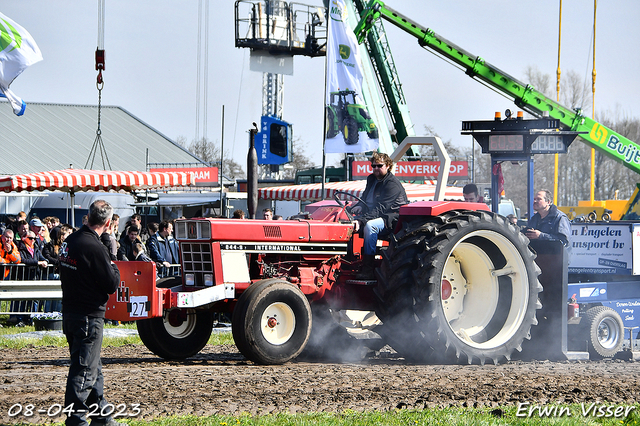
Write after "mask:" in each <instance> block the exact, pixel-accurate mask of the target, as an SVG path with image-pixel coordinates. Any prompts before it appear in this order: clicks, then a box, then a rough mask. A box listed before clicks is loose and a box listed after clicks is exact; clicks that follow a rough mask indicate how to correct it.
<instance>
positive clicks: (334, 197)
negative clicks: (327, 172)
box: [333, 191, 369, 222]
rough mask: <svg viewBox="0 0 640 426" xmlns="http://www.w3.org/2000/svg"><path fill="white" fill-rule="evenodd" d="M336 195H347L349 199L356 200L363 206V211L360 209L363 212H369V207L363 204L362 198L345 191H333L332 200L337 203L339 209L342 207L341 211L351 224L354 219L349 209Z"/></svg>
mask: <svg viewBox="0 0 640 426" xmlns="http://www.w3.org/2000/svg"><path fill="white" fill-rule="evenodd" d="M338 194H345V195H348V196H349V197H352V198H355V199H356V200H358V201H359V202H360V203H361V204H362V205H363V206H364V207H363V209H362V211H363V212H368V211H369V207H368V206H367V203H365V202H364V200H363V199H362V198H360V197H358V196H357V195H354V194H351V193H349V192H346V191H335V192H334V193H333V199H334V200H336V203H338V205H339V206H340V207H342V209H343V210H344V212H345V213H346V214H347V217H348V218H349V220H350V221H351V222H353V221H354V220H355V218H354V217H353V215H352V214H351V209H350V208H348V207H347V205H346V204H344V203H343V202H342V200H341V199H340V198H338Z"/></svg>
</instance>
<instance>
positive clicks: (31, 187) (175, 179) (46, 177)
mask: <svg viewBox="0 0 640 426" xmlns="http://www.w3.org/2000/svg"><path fill="white" fill-rule="evenodd" d="M191 184H193V177H192V176H191V175H190V174H189V173H185V172H135V171H133V172H122V171H110V170H83V169H64V170H52V171H48V172H38V173H28V174H24V175H14V176H6V177H3V178H0V191H2V192H12V191H18V192H19V191H44V190H50V191H66V192H78V191H112V190H113V191H121V190H123V191H132V190H136V189H152V188H170V187H177V186H187V185H191Z"/></svg>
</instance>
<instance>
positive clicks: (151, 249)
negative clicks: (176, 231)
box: [0, 212, 180, 326]
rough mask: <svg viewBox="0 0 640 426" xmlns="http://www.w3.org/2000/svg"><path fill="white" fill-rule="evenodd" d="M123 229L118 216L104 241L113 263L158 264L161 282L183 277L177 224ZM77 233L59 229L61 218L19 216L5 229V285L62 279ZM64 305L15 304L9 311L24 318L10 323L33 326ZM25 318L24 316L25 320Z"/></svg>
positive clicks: (137, 219)
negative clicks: (66, 252) (40, 315)
mask: <svg viewBox="0 0 640 426" xmlns="http://www.w3.org/2000/svg"><path fill="white" fill-rule="evenodd" d="M84 222H85V218H83V223H84ZM85 225H86V224H85ZM85 225H83V226H85ZM119 225H120V217H119V216H118V215H117V214H114V215H113V219H112V222H111V226H110V227H109V228H108V229H107V230H106V232H104V233H103V234H102V235H101V236H100V239H101V241H102V243H103V244H104V246H105V247H106V249H107V251H108V252H109V255H110V257H111V260H114V261H115V260H120V261H146V262H155V263H156V270H157V272H158V275H159V276H161V277H163V276H168V275H173V274H177V273H178V272H179V269H178V268H177V267H176V265H179V263H180V250H179V245H178V242H177V240H176V239H175V238H174V237H173V228H174V224H173V222H172V221H163V222H161V223H149V224H148V226H147V227H146V228H144V227H143V226H142V217H141V216H140V215H139V214H134V215H133V216H131V218H130V220H129V221H128V222H127V223H126V224H125V227H124V231H123V232H122V234H121V235H120V233H119ZM78 229H79V228H74V227H73V226H71V225H69V224H62V223H60V219H59V218H57V217H53V216H50V217H45V218H44V219H40V218H39V217H35V216H34V217H32V218H31V219H29V220H27V215H26V213H25V212H20V213H18V215H16V217H15V219H14V220H12V221H11V220H10V221H9V223H8V224H7V225H6V226H5V227H4V228H0V234H1V238H0V240H1V244H0V245H1V247H0V268H1V270H2V279H4V280H18V281H22V280H57V279H59V278H60V275H59V270H58V266H59V260H58V258H59V256H60V251H61V250H62V249H63V243H64V241H65V239H66V238H67V237H68V236H69V235H71V234H72V233H73V232H76V231H77V230H78ZM18 265H19V266H18ZM61 305H62V302H61V301H60V300H47V301H35V300H33V301H31V300H30V301H13V302H11V307H10V310H11V311H12V312H19V313H20V314H19V315H11V316H10V317H9V321H8V322H9V324H15V325H17V326H23V325H27V324H30V322H31V317H30V313H33V312H59V311H61V310H62V306H61ZM23 312H24V313H25V315H22V313H23Z"/></svg>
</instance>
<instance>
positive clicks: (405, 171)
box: [352, 161, 469, 180]
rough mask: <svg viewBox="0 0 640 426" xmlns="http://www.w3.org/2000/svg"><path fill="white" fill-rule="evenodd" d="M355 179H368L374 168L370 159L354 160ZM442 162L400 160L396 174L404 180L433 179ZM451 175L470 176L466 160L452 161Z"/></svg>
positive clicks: (458, 176)
mask: <svg viewBox="0 0 640 426" xmlns="http://www.w3.org/2000/svg"><path fill="white" fill-rule="evenodd" d="M352 167H353V179H354V180H357V179H366V177H367V176H369V175H370V174H371V173H373V170H372V169H371V163H370V162H369V161H354V162H353V163H352ZM439 170H440V162H438V161H399V162H398V163H397V164H396V170H395V173H394V174H395V175H396V176H397V177H398V179H402V180H418V179H431V178H436V177H438V172H439ZM449 176H451V177H457V178H461V177H468V176H469V165H468V163H467V162H466V161H452V162H451V166H450V167H449Z"/></svg>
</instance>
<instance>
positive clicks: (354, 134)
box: [342, 117, 359, 145]
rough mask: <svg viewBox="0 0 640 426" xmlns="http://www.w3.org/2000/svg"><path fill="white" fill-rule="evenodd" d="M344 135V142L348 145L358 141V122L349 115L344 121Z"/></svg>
mask: <svg viewBox="0 0 640 426" xmlns="http://www.w3.org/2000/svg"><path fill="white" fill-rule="evenodd" d="M342 136H344V143H346V144H347V145H355V144H357V143H358V138H359V135H358V123H356V120H354V119H353V118H351V117H347V118H345V119H344V120H343V122H342Z"/></svg>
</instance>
